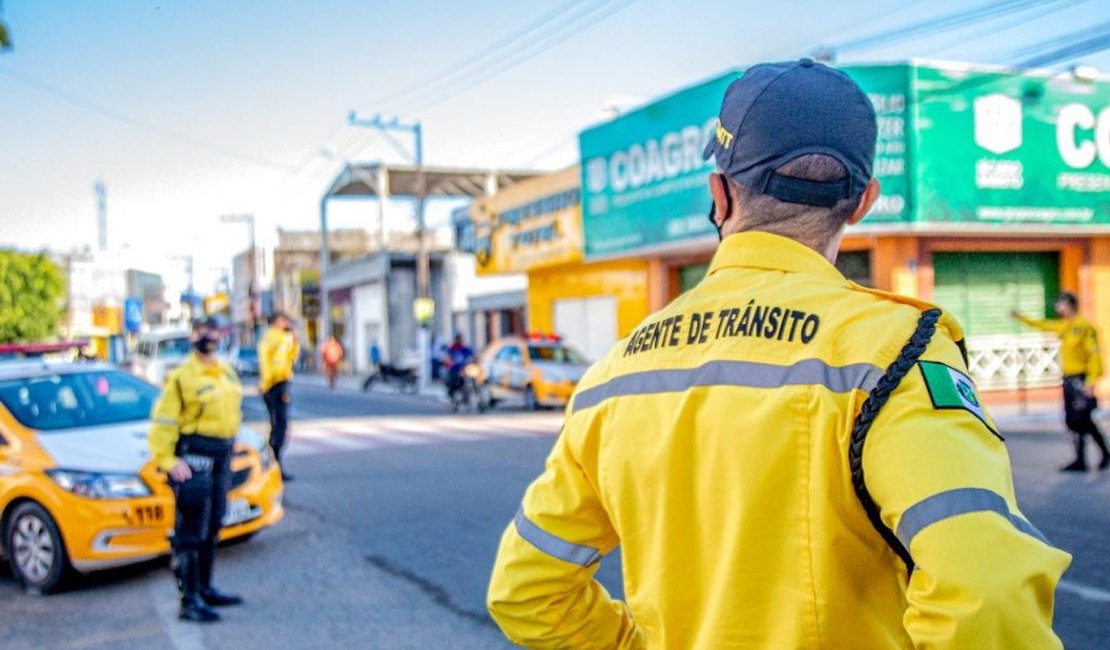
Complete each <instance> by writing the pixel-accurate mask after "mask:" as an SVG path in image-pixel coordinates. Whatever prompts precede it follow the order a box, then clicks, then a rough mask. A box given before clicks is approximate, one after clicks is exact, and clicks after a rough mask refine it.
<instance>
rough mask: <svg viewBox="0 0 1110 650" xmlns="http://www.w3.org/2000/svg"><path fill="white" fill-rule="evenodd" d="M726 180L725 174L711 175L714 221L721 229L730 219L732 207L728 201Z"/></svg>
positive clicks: (710, 184)
mask: <svg viewBox="0 0 1110 650" xmlns="http://www.w3.org/2000/svg"><path fill="white" fill-rule="evenodd" d="M726 182H728V181H726V180H725V177H724V175H723V174H718V173H713V174H710V175H709V195H710V196H712V197H713V207H714V211H713V221H714V222H715V223H716V224H717V227H720V226H722V225H723V224H724V222H725V221H726V220H727V219H728V218H729V216H730V215H729V214H728V213H729V210H730V209H731V206H730V205H729V200H728V190H727V189H726V188H725V183H726Z"/></svg>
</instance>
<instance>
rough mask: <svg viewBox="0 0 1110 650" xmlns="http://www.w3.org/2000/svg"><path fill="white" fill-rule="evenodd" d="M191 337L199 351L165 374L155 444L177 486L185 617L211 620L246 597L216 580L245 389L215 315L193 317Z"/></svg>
mask: <svg viewBox="0 0 1110 650" xmlns="http://www.w3.org/2000/svg"><path fill="white" fill-rule="evenodd" d="M191 341H192V344H193V348H194V352H193V353H192V354H190V355H189V357H188V358H187V359H186V360H185V363H183V364H181V365H180V366H178V367H177V368H175V369H174V370H173V371H171V372H170V374H169V375H168V376H167V377H166V384H165V387H164V389H163V391H162V396H161V397H160V398H159V400H158V403H157V404H155V406H154V411H153V413H152V415H151V425H150V434H149V438H148V444H149V446H150V451H151V456H152V457H153V458H154V462H155V463H156V464H157V466H158V469H160V470H162V471H164V472H166V473H167V474H168V475H169V482H170V486H171V487H172V488H173V493H174V499H175V510H174V526H173V540H172V544H173V558H172V560H171V564H172V566H173V571H174V574H175V576H176V578H177V586H178V590H179V591H180V593H181V610H180V611H179V613H178V617H179V618H181V619H182V620H186V621H196V622H200V623H207V622H211V621H216V620H219V618H220V616H219V614H217V613H216V612H215V611H213V610H212V609H211V607H220V606H223V605H238V604H239V603H241V602H242V599H241V598H240V597H239V596H236V595H233V594H227V593H223V592H221V591H219V590H217V589H216V588H215V587H213V586H212V568H213V564H214V563H215V561H216V543H217V540H218V539H219V534H220V522H221V521H223V517H224V512H225V510H226V509H227V492H228V490H229V489H230V487H231V448H232V445H233V444H234V442H235V435H236V434H237V433H238V432H239V424H240V421H241V419H242V411H241V407H242V402H243V389H242V387H241V386H240V385H239V377H238V376H236V374H235V371H234V370H233V369H232V368H231V366H229V365H228V364H226V363H224V362H222V361H220V360H219V359H217V358H216V355H215V352H216V349H217V348H218V347H219V342H220V331H219V325H218V324H217V323H216V322H215V320H214V319H204V320H199V321H197V322H196V323H194V324H193V332H192V335H191Z"/></svg>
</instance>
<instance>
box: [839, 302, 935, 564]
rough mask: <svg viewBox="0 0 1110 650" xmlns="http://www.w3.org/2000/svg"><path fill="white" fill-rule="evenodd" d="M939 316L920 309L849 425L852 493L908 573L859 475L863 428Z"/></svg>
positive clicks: (904, 552) (906, 557)
mask: <svg viewBox="0 0 1110 650" xmlns="http://www.w3.org/2000/svg"><path fill="white" fill-rule="evenodd" d="M939 318H940V310H939V309H930V310H928V311H924V312H922V313H921V318H920V319H918V321H917V329H916V330H914V333H913V336H911V337H910V340H909V341H907V342H906V345H905V346H904V347H903V348H902V351H901V352H900V353H899V354H898V358H896V359H895V360H894V362H893V363H891V364H890V367H888V368H887V369H886V372H885V373H884V374H883V376H882V377H881V378H879V382H878V383H877V384H876V385H875V388H874V389H872V391H871V393H870V394H869V395H868V396H867V399H866V400H864V402H863V407H861V408H860V412H859V416H857V417H856V422H855V424H854V425H853V426H852V438H851V442H850V444H849V445H848V467H849V469H850V470H851V472H852V487H853V488H855V491H856V497H858V498H859V500H860V503H861V504H862V505H863V509H864V510H865V511H866V512H867V518H868V519H870V520H871V525H872V526H874V527H875V530H877V531H878V532H879V534H880V535H882V537H883V539H884V540H886V543H887V544H888V545H889V546H890V548H891V549H892V550H893V551H894V552H895V553H897V554H898V557H900V558H902V561H903V562H905V563H906V570H907V571H908V572H910V573H912V572H913V567H914V563H913V557H911V556H910V552H909V550H908V549H907V548H906V547H905V546H903V545H902V542H900V541H898V537H897V536H896V535H895V534H894V531H892V530H890V529H889V528H887V527H886V524H884V523H883V520H882V517H881V516H880V515H879V507H878V506H877V505H876V504H875V500H874V499H872V498H871V493H870V492H868V491H867V483H866V482H865V481H864V476H863V445H864V443H865V442H867V432H868V431H869V430H870V429H871V424H872V423H874V422H875V418H876V417H878V415H879V411H881V410H882V408H883V405H884V404H886V403H887V400H889V399H890V395H891V393H893V392H894V389H895V388H897V387H898V384H900V383H901V382H902V378H903V377H905V376H906V373H908V372H909V371H910V370H911V369H912V368H913V367H914V365H915V364H916V363H917V360H918V359H920V358H921V355H922V354H923V353H924V352H925V348H926V346H928V345H929V340H930V339H932V338H933V332H935V331H936V329H937V320H938V319H939Z"/></svg>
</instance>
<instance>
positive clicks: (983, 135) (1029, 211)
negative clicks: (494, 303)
mask: <svg viewBox="0 0 1110 650" xmlns="http://www.w3.org/2000/svg"><path fill="white" fill-rule="evenodd" d="M843 69H844V71H845V72H847V73H848V74H849V75H850V76H851V77H852V78H854V79H855V80H856V81H857V82H858V83H859V84H860V86H861V87H862V88H863V90H864V92H866V93H867V95H868V97H869V98H870V99H871V102H872V104H873V105H874V107H875V114H876V118H877V120H878V135H879V137H878V142H877V146H876V152H875V166H874V173H875V176H876V177H877V178H878V179H879V181H880V183H881V184H882V194H881V196H880V197H879V200H878V201H877V202H876V204H875V206H874V208H872V211H871V212H870V213H869V214H868V216H867V218H866V219H865V220H864V221H863V226H874V225H880V226H881V225H882V224H891V225H893V224H909V223H933V224H936V223H951V222H962V223H969V222H971V223H990V224H999V225H1004V224H1016V223H1026V224H1027V223H1052V224H1063V225H1071V224H1108V223H1110V83H1107V82H1106V81H1081V80H1077V79H1075V78H1073V77H1071V76H1070V75H1059V76H1056V77H1051V78H1050V77H1046V76H1037V75H1023V74H1018V73H1015V72H1004V71H981V70H980V71H976V70H974V69H970V68H967V67H966V66H955V65H948V66H943V67H942V66H924V65H909V64H901V65H876V66H865V65H859V66H846V67H844V68H843ZM739 74H740V73H739V72H735V73H729V74H726V75H723V76H721V77H718V78H716V79H713V80H711V81H708V82H705V83H703V84H699V85H697V86H693V87H691V88H687V89H685V90H683V91H680V92H678V93H675V94H674V95H671V96H669V97H665V98H663V99H661V100H659V101H657V102H655V103H653V104H651V105H649V106H646V107H644V108H641V109H639V110H637V111H634V112H631V113H629V114H627V115H624V116H622V117H620V118H618V119H616V120H614V121H612V122H609V123H607V124H602V125H600V126H597V127H594V128H592V129H589V130H587V131H584V132H583V133H582V134H581V135H580V136H579V145H580V151H581V158H582V190H583V192H582V224H583V229H584V231H585V254H586V257H587V258H598V257H608V256H612V255H619V254H629V253H633V254H635V253H638V252H642V251H644V250H647V249H651V248H655V247H661V246H666V245H668V244H674V243H680V242H684V241H688V240H691V239H695V238H704V237H706V236H709V235H712V234H713V228H712V226H711V225H710V223H709V221H708V219H706V213H707V212H708V210H709V205H710V199H709V192H708V188H707V187H706V181H705V177H706V174H707V173H708V172H709V171H712V169H713V163H712V161H709V162H705V161H702V159H701V152H702V149H703V147H704V145H705V143H706V142H708V141H709V138H710V137H711V135H712V132H713V128H714V126H715V124H716V115H717V112H718V110H719V109H720V103H721V99H722V98H723V97H724V92H725V89H726V88H727V87H728V84H729V83H731V82H732V81H733V80H734V79H736V78H737V77H738V76H739Z"/></svg>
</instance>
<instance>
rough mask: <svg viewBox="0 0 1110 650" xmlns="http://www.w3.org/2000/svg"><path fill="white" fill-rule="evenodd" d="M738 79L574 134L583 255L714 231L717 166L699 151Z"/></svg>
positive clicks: (703, 87) (701, 87)
mask: <svg viewBox="0 0 1110 650" xmlns="http://www.w3.org/2000/svg"><path fill="white" fill-rule="evenodd" d="M736 77H737V75H736V74H727V75H724V76H722V77H718V78H717V79H714V80H712V81H709V82H706V83H703V84H701V85H698V86H694V87H692V88H688V89H686V90H683V91H681V92H679V93H676V94H674V95H671V96H669V97H666V98H664V99H661V100H659V101H657V102H655V103H653V104H651V105H649V106H645V107H644V108H641V109H638V110H636V111H633V112H630V113H628V114H627V115H624V116H622V117H620V118H618V119H616V120H614V121H612V122H609V123H607V124H603V125H601V126H597V127H594V128H592V129H589V130H587V131H584V132H583V133H582V134H581V135H580V136H579V147H580V151H581V156H582V190H583V193H582V226H583V229H584V231H585V254H586V256H587V257H599V256H601V257H604V256H608V255H612V254H615V253H625V252H628V251H634V250H638V249H643V248H648V247H652V246H658V245H663V244H668V243H672V242H678V241H683V240H687V239H691V238H695V237H704V236H706V235H710V234H713V233H714V230H713V227H712V225H711V224H710V223H709V219H707V218H706V215H707V214H708V213H709V205H710V203H711V201H710V198H709V188H708V186H707V183H706V176H707V174H708V173H709V172H711V171H713V169H714V163H713V161H705V160H702V157H701V153H702V151H703V150H704V149H705V143H706V142H708V141H709V137H710V135H711V134H712V133H713V129H714V128H715V127H716V124H717V112H718V111H719V110H720V107H721V98H722V97H724V95H725V89H726V88H728V85H729V83H731V82H732V80H733V79H735V78H736ZM715 236H716V235H714V237H715Z"/></svg>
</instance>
